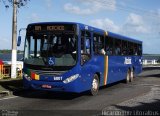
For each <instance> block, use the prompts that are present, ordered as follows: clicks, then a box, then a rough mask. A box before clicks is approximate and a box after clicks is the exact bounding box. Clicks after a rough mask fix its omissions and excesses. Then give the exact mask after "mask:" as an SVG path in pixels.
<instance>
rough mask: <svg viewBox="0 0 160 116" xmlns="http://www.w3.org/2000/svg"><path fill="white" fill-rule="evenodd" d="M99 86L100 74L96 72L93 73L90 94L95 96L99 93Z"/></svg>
mask: <svg viewBox="0 0 160 116" xmlns="http://www.w3.org/2000/svg"><path fill="white" fill-rule="evenodd" d="M99 86H100V74H97V73H95V74H94V75H93V80H92V83H91V89H90V94H91V95H92V96H95V95H97V94H98V91H99Z"/></svg>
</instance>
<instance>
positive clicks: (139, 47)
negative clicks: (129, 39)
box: [138, 44, 142, 55]
mask: <svg viewBox="0 0 160 116" xmlns="http://www.w3.org/2000/svg"><path fill="white" fill-rule="evenodd" d="M138 55H142V45H141V44H138Z"/></svg>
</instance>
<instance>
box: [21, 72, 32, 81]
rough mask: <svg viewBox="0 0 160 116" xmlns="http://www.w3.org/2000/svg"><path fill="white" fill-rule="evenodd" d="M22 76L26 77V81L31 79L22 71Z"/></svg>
mask: <svg viewBox="0 0 160 116" xmlns="http://www.w3.org/2000/svg"><path fill="white" fill-rule="evenodd" d="M23 76H24V78H25V79H27V80H28V81H31V80H32V79H31V77H30V76H28V75H27V74H25V73H23Z"/></svg>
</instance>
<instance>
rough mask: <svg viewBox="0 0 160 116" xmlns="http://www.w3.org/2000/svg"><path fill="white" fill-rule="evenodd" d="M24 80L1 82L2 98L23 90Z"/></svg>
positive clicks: (5, 80)
mask: <svg viewBox="0 0 160 116" xmlns="http://www.w3.org/2000/svg"><path fill="white" fill-rule="evenodd" d="M22 86H23V85H22V78H17V79H11V78H9V79H2V80H0V98H1V97H5V96H9V95H12V94H13V92H15V91H19V90H22Z"/></svg>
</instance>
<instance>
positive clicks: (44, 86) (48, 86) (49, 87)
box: [42, 85, 52, 89]
mask: <svg viewBox="0 0 160 116" xmlns="http://www.w3.org/2000/svg"><path fill="white" fill-rule="evenodd" d="M42 88H47V89H51V88H52V86H51V85H42Z"/></svg>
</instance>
